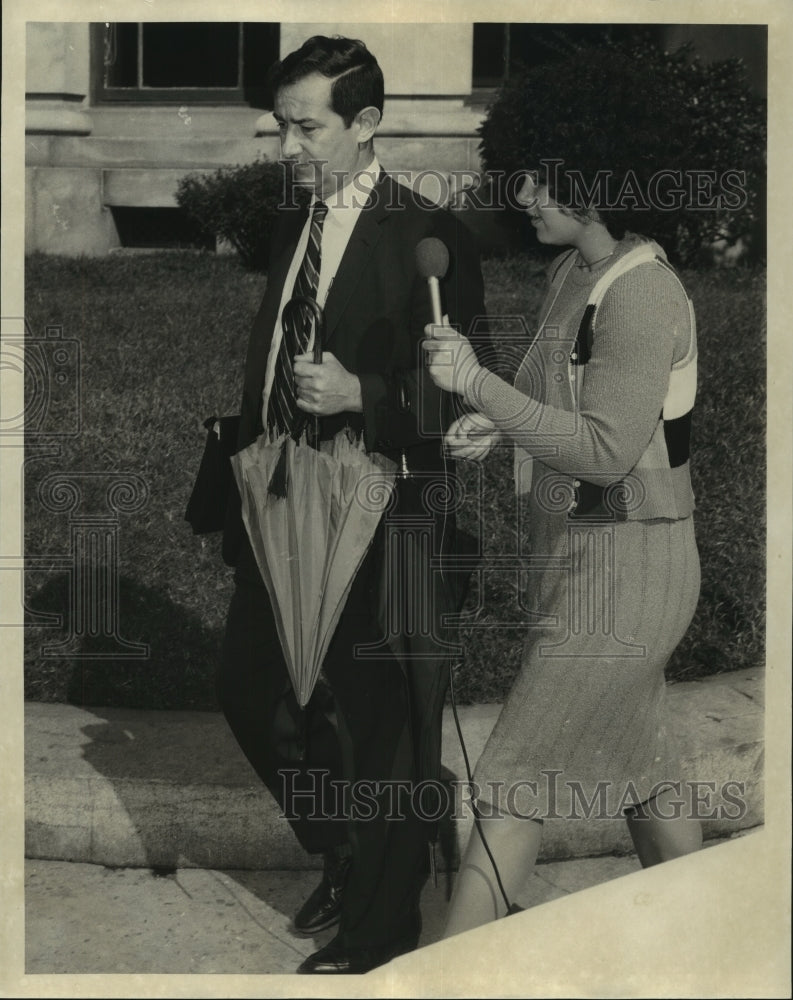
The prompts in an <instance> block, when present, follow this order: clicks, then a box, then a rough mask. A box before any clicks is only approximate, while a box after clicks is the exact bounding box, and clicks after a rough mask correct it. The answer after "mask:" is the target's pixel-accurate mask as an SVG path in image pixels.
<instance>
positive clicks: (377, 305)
mask: <svg viewBox="0 0 793 1000" xmlns="http://www.w3.org/2000/svg"><path fill="white" fill-rule="evenodd" d="M307 214H308V207H307V206H305V205H304V206H302V207H301V208H296V209H290V210H284V211H283V212H282V217H281V220H280V224H279V226H278V228H277V230H276V232H275V234H274V238H273V246H272V251H271V264H270V268H269V272H268V278H267V286H266V289H265V293H264V298H263V300H262V303H261V306H260V308H259V311H258V313H257V316H256V318H255V320H254V324H253V329H252V331H251V337H250V341H249V345H248V353H247V357H246V362H245V377H244V384H243V393H242V403H241V407H240V426H239V435H238V440H237V450H241V449H242V448H245V447H247V445H249V444H251V443H252V442H253V441H254V440H256V438H257V437H258V436H259V435H260V434H261V433H262V431H263V426H262V412H261V411H262V389H263V386H264V376H265V369H266V365H267V358H268V356H269V352H270V345H271V343H272V337H273V330H274V327H275V323H276V320H277V318H278V309H279V306H280V303H281V297H282V292H283V287H284V281H285V279H286V275H287V272H288V270H289V265H290V263H291V261H292V258H293V256H294V252H295V248H296V246H297V243H298V240H299V237H300V233H301V231H302V228H303V225H304V224H305V221H306V218H307ZM427 236H434V237H437V238H439V239H441V240H442V241H443V242H444V243H445V244H446V246H447V248H448V250H449V255H450V264H449V268H448V270H447V273H446V275H445V277H444V278H443V280H442V281H441V282H440V285H441V295H442V301H443V304H444V308H445V311H446V312H448V314H449V318H450V320H451V322H452V323H453V324H458V325H459V328H460V329H461V331H462V333H464V334H466V335H467V334H469V332H470V331H471V329H472V326H473V324H474V322H475V321H477V323H476V325H477V328H478V329H484V324H485V306H484V290H483V283H482V275H481V270H480V267H479V260H478V255H477V252H476V249H475V246H474V243H473V239H472V237H471V235H470V232H469V230H468V229H467V228H466V227H465V226H464V225H463V224H461V223H460V222H458V221H457V219H456V218H455V217H454V216H453V215H452V214H451V213H450V212H447V211H445V210H443V209H439V208H438V207H437V206H436V205H434V204H433V203H431V202H429V201H427V200H426V199H423V198H421V197H419V196H418V195H416V194H415V193H414V192H412V191H411V190H410V189H408V188H406V187H404V186H402V185H399V184H397V183H396V182H395V181H393V180H392V179H391V178H390V177H389V176H388V175H387V174H382V175H381V177H380V179H379V181H378V183H377V184H376V185H375V187H374V189H373V191H372V195H371V197H370V199H369V202H368V203H367V205H366V206H365V207H364V209H363V210H362V211H361V213H360V216H359V218H358V221H357V223H356V225H355V228H354V229H353V232H352V235H351V237H350V241H349V243H348V245H347V248H346V250H345V253H344V255H343V257H342V260H341V263H340V266H339V270H338V272H337V274H336V277H335V280H334V281H333V284H332V286H331V288H330V291H329V293H328V296H327V300H326V303H325V329H326V337H325V344H324V347H325V349H326V350H328V351H331V352H332V353H333V354H334V355H335V356H336V357H337V358H338V360H339V361H340V363H341V364H342V365H344V367H345V368H347V369H348V370H349V371H351V372H353V373H355V374H356V375H358V377H359V379H360V382H361V395H362V400H363V412H362V413H340V414H336V415H334V416H330V417H323V418H322V420H321V422H320V428H321V431H320V432H321V436H322V437H325V438H332V437H333V436H334V435H335V434H336V432H337V431H338V430H340V429H342V428H343V427H345V426H349V427H350V428H351V429H352V430H353V431H356V432H359V433H361V434H363V437H364V442H365V445H366V448H367V450H368V451H379V452H381V453H382V454H384V455H387V456H388V457H390V458H392V459H393V460H394V461H397V462H398V461H399V460H400V457H401V454H402V452H403V451H404V453H405V455H406V458H407V463H408V467H409V469H410V470H411V471H412V472H418V473H428V472H432V471H435V472H438V473H442V472H443V470H444V468H446V470H447V471H448V468H449V462H448V460H447V461H446V464H445V466H444V460H443V456H442V452H441V430H442V427H443V426H447V425H448V423H449V422H450V419H449V414H450V400H449V399H448V397H447V394H446V393H443V392H441V391H440V390H439V389H438V388H437V387H436V386H435V385H434V383H433V382H432V380H431V379H430V377H429V376H428V375H427V374H426V372H425V371H424V369H423V358H422V351H421V348H420V346H419V345H420V343H421V341H422V340H423V339H424V326H425V324H427V323H429V322H431V321H432V308H431V301H430V295H429V289H428V285H427V281H426V279H424V278H422V277H421V276H420V275H419V274H418V273H417V270H416V264H415V248H416V245H417V244H418V243H419V242H420V240H422V239H424V238H425V237H427ZM244 544H245V531H244V527H243V524H242V518H241V514H240V502H239V495H238V494H237V492H236V490H234V491H232V500H231V503H230V504H229V510H228V512H227V517H226V525H225V530H224V537H223V558H224V560H225V561H226V562H227V563H228V564H229V565H231V566H236V565H237V564H238V561H239V558H238V557H239V553H240V549H241V548H242V547H243V546H244Z"/></svg>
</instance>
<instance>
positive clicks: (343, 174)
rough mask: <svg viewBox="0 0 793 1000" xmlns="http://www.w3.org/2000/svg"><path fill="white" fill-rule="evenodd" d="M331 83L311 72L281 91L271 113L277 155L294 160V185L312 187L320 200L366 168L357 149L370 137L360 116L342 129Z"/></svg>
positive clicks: (363, 154)
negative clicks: (333, 107) (277, 134)
mask: <svg viewBox="0 0 793 1000" xmlns="http://www.w3.org/2000/svg"><path fill="white" fill-rule="evenodd" d="M332 83H333V81H332V80H329V79H328V78H327V77H324V76H321V75H320V74H319V73H313V74H312V75H311V76H307V77H304V78H303V79H302V80H298V81H297V82H296V83H292V84H289V85H287V86H285V87H281V88H280V89H279V90H278V92H277V93H276V95H275V108H274V109H273V115H274V117H275V120H276V121H277V122H278V128H279V131H280V135H281V156H282V157H283V158H284V159H285V160H292V161H293V170H294V179H295V182H296V183H298V184H300V185H302V186H305V187H309V188H312V189H313V190H314V192H315V194H316V195H317V197H320V198H324V199H327V198H328V196H329V195H331V194H332V193H333V192H334V191H336V190H337V189H338V188H340V187H342V186H343V185H344V184H345V183H346V182H347V181H348V180H349V178H350V175H351V174H353V173H355V171H356V170H358V169H362V168H363V167H364V166H366V165H367V163H366V160H367V159H368V158H369V155H368V154H367V153H366V151H365V150H364V149H362V148H361V146H360V145H359V143H360V142H362V141H366V140H367V139H368V138H370V135H369V132H368V130H367V129H366V128H365V127H363V126H362V125H361V122H360V120H359V117H356V119H355V120H354V121H353V122H352V123H351V124H350V127H349V128H346V127H345V125H344V120H343V119H342V118H341V116H340V115H337V114H336V113H335V111H332V110H331V107H330V88H331V84H332ZM362 135H364V136H365V137H364V138H363V139H362Z"/></svg>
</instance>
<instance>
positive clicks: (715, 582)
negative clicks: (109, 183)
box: [25, 253, 765, 710]
mask: <svg viewBox="0 0 793 1000" xmlns="http://www.w3.org/2000/svg"><path fill="white" fill-rule="evenodd" d="M484 271H485V283H486V288H487V293H488V312H489V313H490V314H491V315H501V316H505V315H506V316H509V315H524V316H526V317H527V318H528V320H529V326H531V324H532V322H533V320H534V317H535V315H536V311H537V308H538V305H539V301H540V298H541V296H542V293H543V277H542V272H541V269H540V267H539V266H538V264H537V262H536V261H534V260H532V259H531V258H529V257H515V258H509V259H502V260H497V259H493V260H486V261H485V262H484ZM683 278H684V280H685V282H686V285H687V287H688V289H689V291H690V293H691V295H692V297H693V299H694V304H695V307H696V310H697V319H698V324H699V347H700V369H699V370H700V389H699V397H698V405H697V408H696V410H695V422H694V439H693V448H692V452H693V454H692V461H693V475H694V487H695V491H696V495H697V506H698V509H697V514H696V518H697V527H698V540H699V545H700V554H701V559H702V571H703V578H702V596H701V599H700V605H699V609H698V612H697V616H696V619H695V621H694V623H693V625H692V627H691V629H690V631H689V634H688V636H687V637H686V639H685V640H684V642H683V644H682V645H681V646H680V648H679V649H678V650H677V652H676V654H675V656H674V658H673V660H672V662H671V663H670V666H669V671H668V675H669V678H670V679H671V680H689V679H693V678H696V677H701V676H704V675H707V674H712V673H720V672H724V671H728V670H734V669H740V668H744V667H754V666H758V665H761V664H762V662H763V656H764V627H765V626H764V622H765V619H764V606H765V589H764V584H765V521H764V513H765V274H764V272H758V271H748V270H739V269H736V270H732V271H708V272H689V273H685V274H684V275H683ZM264 281H265V279H264V278H263V277H262V276H261V275H256V274H251V273H249V272H246V271H244V270H243V269H242V268H241V267H240V266H239V265H238V263H237V261H236V259H235V258H233V257H216V256H214V255H211V254H189V253H186V254H156V255H140V256H126V255H117V256H109V257H106V258H102V259H64V258H54V257H47V256H42V255H36V256H32V257H30V258H28V260H27V270H26V288H27V304H26V315H27V320H28V323H29V325H30V329H31V331H32V334H33V335H34V336H35V337H42V336H44V332H45V329H46V328H47V327H61V328H62V336H63V338H65V339H67V340H68V339H73V340H76V341H78V342H79V349H80V365H79V377H78V384H79V389H80V398H79V413H80V432H79V434H76V435H73V436H72V437H67V438H63V439H60V440H59V441H58V449H57V450H58V453H57V454H54V453H53V452H54V450H55V449H52V448H51V449H50V450H48V451H41V452H37V450H36V443H37V441H36V438H35V437H34V436H31V437H30V438H29V448H28V453H27V465H26V501H25V504H26V506H25V509H26V524H25V536H26V552H27V555H28V557H29V559H30V563H29V568H28V571H27V574H26V588H25V589H26V607H27V615H28V619H27V620H28V629H27V632H26V653H25V692H26V696H27V697H28V698H31V699H34V700H40V701H56V702H57V701H70V702H74V703H77V704H86V705H103V706H128V707H141V708H143V707H145V708H171V709H208V710H214V709H216V708H217V705H216V702H215V696H214V680H213V671H214V668H215V664H216V662H217V660H218V656H219V650H220V643H221V640H222V633H223V624H224V620H225V614H226V609H227V605H228V600H229V597H230V594H231V571H230V570H229V569H228V568H227V567H225V566H224V565H223V563H222V561H221V558H220V551H219V544H220V539H219V537H218V536H214V535H213V536H204V537H195V536H193V535H192V533H191V531H190V528H189V526H188V525H187V523H186V522H185V521H184V520H183V513H184V508H185V504H186V502H187V498H188V496H189V493H190V489H191V486H192V483H193V478H194V476H195V472H196V469H197V466H198V463H199V460H200V456H201V451H202V449H203V441H204V433H205V432H204V430H203V428H202V426H201V424H202V420H203V418H204V417H206V416H208V415H210V414H212V413H216V414H224V413H234V412H237V410H238V405H239V404H238V398H239V392H240V385H241V377H242V369H243V362H244V356H245V349H246V344H247V338H248V332H249V329H250V324H251V321H252V319H253V315H254V313H255V311H256V308H257V306H258V303H259V300H260V298H261V294H262V291H263V287H264ZM36 391H37V388H36V384H33V383H31V385H30V392H31V396H30V398H31V399H33V395H32V394H33V393H35V392H36ZM71 392H73V386H69V385H64V386H61V387H58V386H56V385H55V383H54V382H53V386H52V390H51V398H50V401H49V405H50V408H51V411H52V412H53V413H55V412H56V411H57V406H58V405H59V399H60V396H59V393H60V394H64V393H65V394H67V395H68V394H69V393H71ZM70 398H71V397H70ZM61 402H62V403H63V401H62V400H61ZM67 402H68V400H67ZM63 405H64V406H66V405H67V404H66V403H63ZM47 443H48V444H50V445H51V444H52V441H48V442H47ZM464 466H465V469H464V476H465V481H466V485H467V486H468V487H469V490H468V492H469V494H470V495H471V496H472V497H476V496H477V495H478V494H479V493H480V492H481V496H482V504H481V510H482V511H484V512H486V517H484V518H483V519H482V524H481V532H482V537H483V546H484V551H485V553H486V554H487V553H507V552H510V551H511V552H514V551H515V545H516V538H515V518H516V508H515V502H514V498H513V497H512V493H511V490H512V485H511V483H512V480H511V476H512V470H511V456H510V454H509V453H508V452H507V451H501V452H499V453H497V454H495V455H494V456H493V457H492V458H491V459H490V460H488V462H487V463H486V464H485V465H484V466H483V467H478V466H471V465H470V464H468V463H465V464H464ZM462 467H463V463H461V468H462ZM480 476H481V481H480V479H479V477H480ZM59 479H61V480H65V481H71V482H72V483H75V482H76V483H77V484H78V486H79V488H80V490H81V491H82V501H81V505H80V506H79V507H78V508H76V509H75V510H73V511H72V512H71V513H69V511H68V509H67V508H66V507H65V506H61V507H58V503H57V496H58V492H57V489H55V486H54V484H55V483H56V482H57V481H58V480H59ZM124 482H127V483H129V482H132V483H133V484H136V485H137V486H140V485H141V484H144V485H145V493H143V494H141V495H140V496H139V498H138V499H139V508H138V509H136V510H127V509H125V506H124V503H123V502H121V503H118V507H119V508H121V509H120V510H118V511H116V512H114V511H113V509H112V507H110V506H108V499H109V498H110V499H111V500H113V499H114V498H115V501H117V500H118V496H119V494H118V493H116V494H112V496H111V494H110V493H109V492H108V490H109V488H111V487H112V486H113V485H114V484H115V485H116V486H120V484H123V483H124ZM121 488H123V486H122V487H121ZM53 498H55V499H53ZM122 499H123V498H122ZM45 504H49V508H50V509H47V508H46V507H45ZM128 506H134V504H128ZM53 507H54V508H55V509H54V510H53V509H51V508H53ZM479 509H480V508H479V506H478V504H477V503H476V502H474V501H472V502H470V503H466V505H465V507H464V508H463V511H462V514H461V520H462V521H463V523H464V524H466V526H467V527H469V528H474V529H476V530H480V526H479V523H478V522H479V519H478V514H477V511H478V510H479ZM86 532H93V534H94V535H96V536H97V537H100V538H101V539H103V541H101V545H104V546H110V547H113V546H115V551H114V555H113V556H112V559H114V560H116V562H115V564H116V565H117V566H118V580H119V588H118V593H117V594H115V593H112V592H108V593H107V594H105V595H104V598H103V599H102V600H101V601H99V602H97V601H96V599H95V598H94V597H92V596H91V595H85V594H81V593H80V592H77V593H74V594H71V593H70V590H71V589H73V588H71V587H70V574H69V569H68V566H69V559H70V553H71V552H72V546H73V545H74V544H77V542H76V541H74V540H73V539H74V538H76V537H83V536H84V535H85V533H86ZM97 558H98V557H97ZM113 575H114V574H113V573H111V574H110V578H111V579H112V577H113ZM518 590H519V583H518V581H517V580H515V579H510V578H508V577H504V576H499V575H497V574H487V577H486V581H485V593H484V594H479V593H478V591H477V590H476V588H474V590H473V591H472V592H471V594H470V595H469V602H468V608H469V610H470V612H471V621H470V622H469V623H468V624H467V625H466V626H465V627H464V628H463V630H462V639H463V642H464V647H465V651H466V655H465V660H464V663H463V664H462V665H461V666H460V667H459V668H458V670H457V673H456V690H457V695H458V699H459V700H460V701H500V700H501V699H502V698H503V697H504V695H505V694H506V691H507V690H508V688H509V685H510V682H511V680H512V678H513V676H514V674H515V671H516V670H517V668H518V664H519V659H520V643H521V636H522V633H523V629H522V625H521V615H520V606H519V601H518ZM70 601H71V604H70ZM81 602H82V603H81ZM92 602H93V603H92ZM89 605H90V606H92V607H95V606H100V605H101V606H102V607H104V608H106V609H109V610H108V611H107V614H108V618H107V621H105V622H101V621H100V622H96V621H91V620H89V618H88V617H86V615H85V614H84V613H83V610H82V609H85V608H86V607H88V606H89ZM70 608H71V610H70ZM477 608H479V610H477ZM45 615H49V616H51V617H50V618H49V619H45V618H44V617H43V616H45ZM52 616H54V617H52ZM59 621H60V625H59V624H58V623H59ZM69 622H82V625H83V627H84V628H85V630H87V631H88V632H91V631H92V630H93V632H94V633H96V635H95V636H93V637H92V636H90V635H89V636H88V637H87V638H86V637H85V636H77V637H76V638H75V639H74V642H75V643H76V644H77V645H76V646H75V645H72V646H64V647H63V648H62V649H60V650H59V649H58V648H57V647H58V644H59V643H64V642H68V641H69V640H70V638H71V636H70V629H69V627H68V625H69ZM64 626H65V627H64ZM144 647H147V648H144ZM75 652H79V653H80V654H81V655H80V656H79V657H76V656H75V655H74V654H75ZM86 653H90V654H91V657H90V658H86Z"/></svg>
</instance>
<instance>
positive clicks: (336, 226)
mask: <svg viewBox="0 0 793 1000" xmlns="http://www.w3.org/2000/svg"><path fill="white" fill-rule="evenodd" d="M379 176H380V164H379V162H378V160H377V157H375V158H374V159H373V160H372V162H371V163H370V164H369V166H368V167H366V169H365V170H362V171H360V172H359V173H358V174H356V175H355V177H354V183H353V178H352V177H351V178H350V180H349V181H348V182H347V183H346V184H345V185H344V187H342V188H340V189H339V190H338V191H336V192H335V193H334V194H333V195H331V196H330V197H329V198H328V199H327V200H326V202H325V204H326V205H327V206H328V214H327V215H326V216H325V222H324V225H323V227H322V256H321V260H320V269H319V283H318V285H317V304H318V305H319V306H320V307H322V308H324V306H325V301H326V299H327V297H328V292H329V291H330V286H331V285H332V284H333V279H334V278H335V277H336V272H337V271H338V269H339V265H340V264H341V259H342V257H343V256H344V251H345V250H346V249H347V244H348V243H349V241H350V236H351V235H352V231H353V228H354V227H355V223H356V222H357V221H358V216H359V214H360V211H361V209H362V208H363V207H364V205H365V204H366V203H367V201H368V200H369V195H370V194H371V191H372V188H373V187H374V185H375V184H376V183H377V179H378V177H379ZM316 201H317V198H316V196H314V197H312V199H311V207H312V209H313V207H314V203H315V202H316ZM310 230H311V212H309V215H308V219H306V224H305V225H304V226H303V231H302V233H301V234H300V239H299V240H298V243H297V247H296V249H295V254H294V257H293V258H292V263H291V264H290V266H289V271H288V272H287V275H286V281H285V282H284V290H283V293H282V295H281V305H280V306H279V307H278V319H277V320H276V323H275V329H274V330H273V342H272V344H271V346H270V354H269V355H268V358H267V369H266V371H265V376H264V389H263V392H262V422H263V424H264V426H265V427H266V426H267V407H268V404H269V399H270V391H271V389H272V385H273V376H274V373H275V359H276V358H277V357H278V349H279V347H280V346H281V337H282V336H283V327H282V325H281V316H282V314H283V311H284V306H285V305H286V303H287V302H288V301H289V299H290V298H291V297H292V291H293V289H294V284H295V279H296V278H297V274H298V271H299V270H300V265H301V264H302V263H303V257H304V255H305V252H306V247H307V246H308V236H309V232H310ZM312 348H313V334H312V338H311V342H310V343H309V346H308V351H311V350H312Z"/></svg>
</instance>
